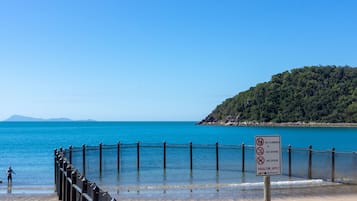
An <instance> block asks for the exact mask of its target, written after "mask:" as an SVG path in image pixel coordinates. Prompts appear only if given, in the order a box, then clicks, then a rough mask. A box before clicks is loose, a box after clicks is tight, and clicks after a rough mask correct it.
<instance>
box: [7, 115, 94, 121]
mask: <svg viewBox="0 0 357 201" xmlns="http://www.w3.org/2000/svg"><path fill="white" fill-rule="evenodd" d="M4 121H6V122H25V121H31V122H34V121H51V122H68V121H74V120H72V119H69V118H63V117H62V118H50V119H43V118H34V117H28V116H22V115H12V116H10V117H9V118H7V119H5V120H4ZM79 121H94V120H91V119H88V120H79Z"/></svg>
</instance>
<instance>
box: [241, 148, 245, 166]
mask: <svg viewBox="0 0 357 201" xmlns="http://www.w3.org/2000/svg"><path fill="white" fill-rule="evenodd" d="M241 146H242V172H245V146H244V143H242V145H241Z"/></svg>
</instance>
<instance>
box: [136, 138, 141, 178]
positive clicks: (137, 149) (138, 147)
mask: <svg viewBox="0 0 357 201" xmlns="http://www.w3.org/2000/svg"><path fill="white" fill-rule="evenodd" d="M136 167H137V168H138V171H139V169H140V142H139V141H138V142H137V143H136Z"/></svg>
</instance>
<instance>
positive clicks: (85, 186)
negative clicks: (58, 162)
mask: <svg viewBox="0 0 357 201" xmlns="http://www.w3.org/2000/svg"><path fill="white" fill-rule="evenodd" d="M87 185H88V181H87V179H86V178H85V177H83V179H82V193H81V194H82V196H81V200H86V199H85V197H84V194H85V193H87Z"/></svg>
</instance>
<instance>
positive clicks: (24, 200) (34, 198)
mask: <svg viewBox="0 0 357 201" xmlns="http://www.w3.org/2000/svg"><path fill="white" fill-rule="evenodd" d="M356 199H357V194H346V195H319V196H303V195H302V196H299V197H289V196H286V197H285V196H284V197H279V198H274V197H272V200H284V201H319V200H324V201H355V200H356ZM0 200H2V201H10V200H12V201H57V200H58V197H57V196H56V195H55V194H40V195H28V194H22V195H21V194H19V195H0ZM124 200H125V201H142V200H145V201H156V199H136V200H135V199H124ZM194 200H202V201H204V200H207V201H219V200H220V201H222V199H185V200H179V199H178V200H176V199H168V200H166V201H194ZM243 200H244V201H257V200H262V199H258V198H257V199H249V198H247V199H234V198H232V199H224V200H223V201H243Z"/></svg>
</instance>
